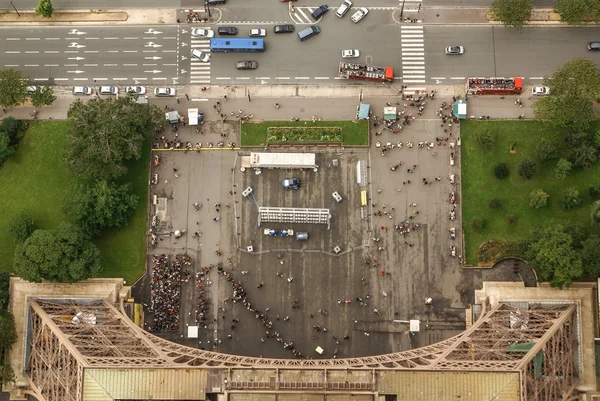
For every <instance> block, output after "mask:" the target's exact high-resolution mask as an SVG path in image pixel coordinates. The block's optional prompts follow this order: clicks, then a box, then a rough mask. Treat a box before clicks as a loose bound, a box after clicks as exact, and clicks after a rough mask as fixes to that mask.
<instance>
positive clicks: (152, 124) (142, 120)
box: [65, 96, 166, 179]
mask: <svg viewBox="0 0 600 401" xmlns="http://www.w3.org/2000/svg"><path fill="white" fill-rule="evenodd" d="M68 116H69V120H70V123H71V131H70V135H69V138H68V140H67V144H66V146H65V148H66V152H65V161H66V163H67V165H68V167H69V168H70V169H71V170H72V171H73V172H74V173H75V174H77V175H79V176H81V177H84V178H94V179H110V178H115V177H118V176H121V175H123V174H125V172H126V171H127V167H126V166H125V163H126V162H127V161H128V160H132V159H139V158H140V156H141V154H142V147H143V146H144V145H145V140H146V139H147V138H149V137H150V135H151V134H152V133H153V130H154V129H160V128H161V127H164V125H165V123H166V120H165V116H164V113H163V112H162V110H159V109H158V108H157V107H156V106H148V105H142V104H138V103H137V102H136V101H135V99H134V98H132V97H130V96H123V97H120V98H118V99H113V98H107V99H92V100H89V101H88V102H85V103H84V102H82V101H81V100H77V101H75V102H73V103H72V104H71V106H70V107H69V112H68Z"/></svg>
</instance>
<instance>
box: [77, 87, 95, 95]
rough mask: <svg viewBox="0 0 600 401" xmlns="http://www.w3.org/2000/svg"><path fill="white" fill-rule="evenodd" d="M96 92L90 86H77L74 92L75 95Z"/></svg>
mask: <svg viewBox="0 0 600 401" xmlns="http://www.w3.org/2000/svg"><path fill="white" fill-rule="evenodd" d="M93 92H94V90H93V89H92V88H90V87H89V86H75V87H73V91H72V93H73V94H74V95H91V94H92V93H93Z"/></svg>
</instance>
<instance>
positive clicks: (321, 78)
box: [315, 77, 329, 79]
mask: <svg viewBox="0 0 600 401" xmlns="http://www.w3.org/2000/svg"><path fill="white" fill-rule="evenodd" d="M315 79H329V77H315Z"/></svg>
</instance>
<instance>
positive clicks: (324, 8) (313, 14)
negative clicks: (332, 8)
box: [310, 4, 329, 20]
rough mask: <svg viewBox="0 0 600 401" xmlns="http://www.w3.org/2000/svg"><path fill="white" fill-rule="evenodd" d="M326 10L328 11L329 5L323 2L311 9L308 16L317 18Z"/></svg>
mask: <svg viewBox="0 0 600 401" xmlns="http://www.w3.org/2000/svg"><path fill="white" fill-rule="evenodd" d="M327 11H329V7H328V6H327V4H323V5H322V6H321V7H319V8H317V9H316V10H315V11H313V12H312V14H311V15H310V16H311V17H313V19H315V20H317V19H319V18H321V17H322V16H324V15H325V13H326V12H327Z"/></svg>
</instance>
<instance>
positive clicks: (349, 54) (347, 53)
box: [342, 49, 360, 58]
mask: <svg viewBox="0 0 600 401" xmlns="http://www.w3.org/2000/svg"><path fill="white" fill-rule="evenodd" d="M359 56H360V51H358V50H356V49H350V50H342V58H357V57H359Z"/></svg>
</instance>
